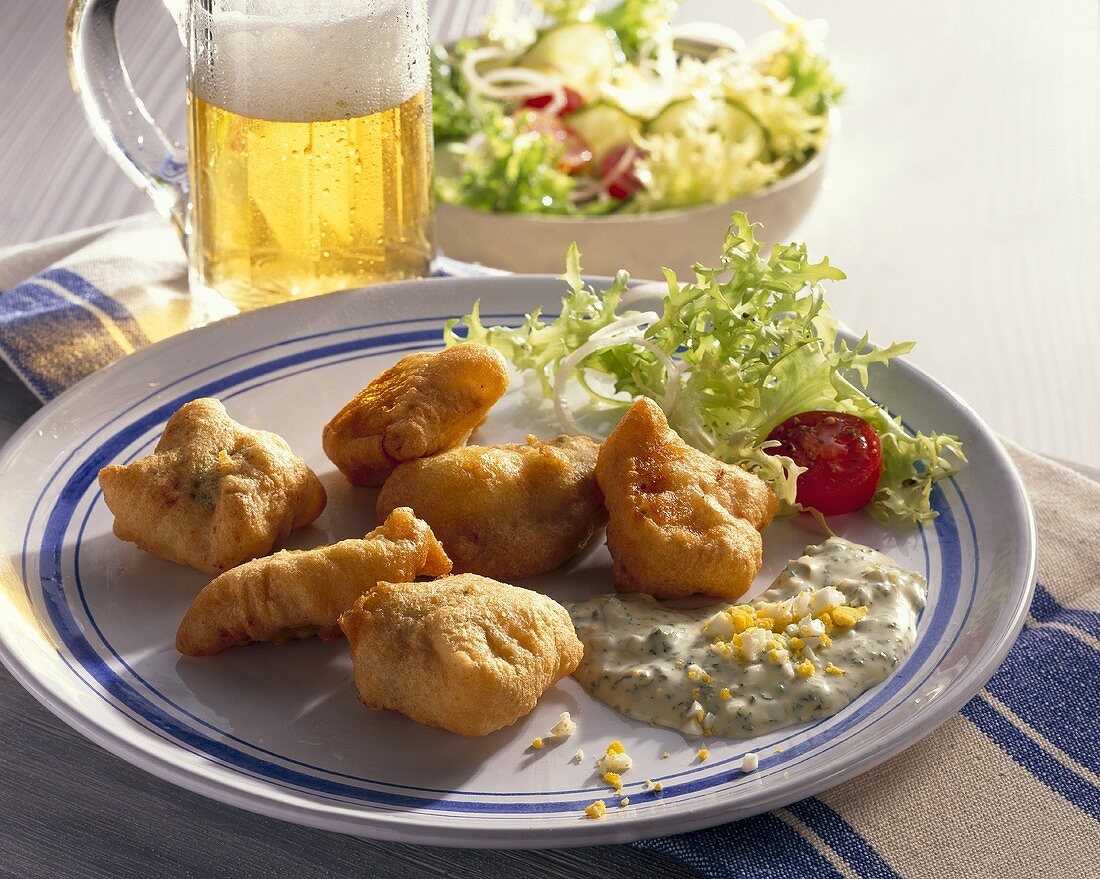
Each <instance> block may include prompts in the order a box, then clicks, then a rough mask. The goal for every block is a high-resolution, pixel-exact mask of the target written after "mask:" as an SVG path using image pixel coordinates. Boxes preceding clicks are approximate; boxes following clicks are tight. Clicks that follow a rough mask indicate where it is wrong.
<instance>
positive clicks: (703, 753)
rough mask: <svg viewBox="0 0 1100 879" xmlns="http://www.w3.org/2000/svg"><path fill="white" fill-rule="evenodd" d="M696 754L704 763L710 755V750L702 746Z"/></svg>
mask: <svg viewBox="0 0 1100 879" xmlns="http://www.w3.org/2000/svg"><path fill="white" fill-rule="evenodd" d="M695 756H696V757H698V758H699V762H700V763H702V762H703V761H704V760H706V759H707V757H709V756H710V751H709V750H708V749H706V748H700V749H699V750H698V751H696V752H695Z"/></svg>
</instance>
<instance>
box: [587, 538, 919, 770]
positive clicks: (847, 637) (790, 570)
mask: <svg viewBox="0 0 1100 879" xmlns="http://www.w3.org/2000/svg"><path fill="white" fill-rule="evenodd" d="M924 601H925V593H924V582H923V579H922V578H921V576H920V575H919V574H917V573H914V572H912V571H907V570H905V569H903V568H902V567H901V566H899V565H897V564H896V563H894V562H893V561H891V560H890V559H889V558H888V557H887V556H884V555H883V554H882V553H879V552H877V551H876V550H873V549H870V548H869V547H865V546H859V545H857V544H854V543H850V542H848V541H845V540H843V539H841V538H830V539H828V540H826V541H824V542H823V543H821V544H818V545H816V546H811V547H807V549H806V550H805V552H804V554H803V556H802V557H801V558H798V559H792V560H791V561H790V562H789V563H788V565H787V567H786V569H785V570H784V571H783V572H782V573H781V574H780V575H779V577H778V578H777V579H776V581H775V583H774V585H773V586H772V587H771V588H770V589H769V590H768V591H767V592H765V593H764V594H763V595H762V596H760V597H759V598H757V599H755V600H754V601H752V602H751V603H748V602H747V603H744V604H728V605H719V607H718V608H717V609H716V608H714V607H710V608H693V609H687V610H683V609H673V608H668V607H664V606H662V605H660V604H659V603H657V602H656V601H654V600H653V599H652V598H650V597H648V596H644V595H616V596H599V597H595V598H590V599H586V600H584V601H580V602H574V603H572V604H571V605H570V608H569V610H570V614H571V615H572V618H573V622H574V626H575V628H576V630H577V631H578V632H579V633H581V636H580V637H581V641H582V642H583V643H584V657H583V659H582V661H581V665H580V666H579V667H578V669H577V671H576V672H574V677H575V678H576V679H577V680H578V681H580V682H581V684H582V685H583V686H584V687H585V688H586V689H587V690H588V692H590V693H591V694H592V695H594V696H595V697H596V698H598V699H601V700H602V701H604V702H606V703H607V704H609V705H611V706H612V707H613V708H616V709H618V710H620V711H622V712H624V713H625V714H627V715H629V716H631V717H634V718H637V719H639V720H641V721H643V722H647V723H649V724H654V723H657V724H659V725H662V726H666V727H670V728H672V729H676V730H679V731H681V732H682V733H683V734H684V735H690V736H708V737H709V736H711V735H717V736H728V737H733V738H751V737H755V736H758V735H760V734H762V733H765V732H768V731H770V730H772V729H776V728H779V727H782V726H786V725H789V724H792V723H804V722H809V721H815V720H819V719H821V718H824V717H828V716H830V715H832V714H835V713H836V712H837V711H839V710H840V709H841V708H843V707H844V706H845V705H847V704H849V703H850V702H851V700H852V699H854V698H855V697H856V696H857V695H859V694H860V693H862V692H864V691H865V690H866V689H867V688H868V687H871V686H874V685H875V684H876V683H878V682H879V681H881V680H883V678H885V677H886V676H887V675H889V674H890V673H891V672H892V671H893V670H895V669H896V668H897V667H898V664H899V663H900V662H901V660H903V659H904V657H905V656H906V655H907V654H908V652H909V651H910V650H911V649H912V647H913V644H914V642H915V631H916V625H915V623H916V616H917V614H918V613H919V611H920V608H921V607H923V605H924ZM592 625H595V626H596V628H597V631H596V632H593V633H590V634H586V632H587V630H586V626H592ZM607 771H614V772H618V771H620V770H619V769H618V768H615V767H614V766H609V767H607Z"/></svg>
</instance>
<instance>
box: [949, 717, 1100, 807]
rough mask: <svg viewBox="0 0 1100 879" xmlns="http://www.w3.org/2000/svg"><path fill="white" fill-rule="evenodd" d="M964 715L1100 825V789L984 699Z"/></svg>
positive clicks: (1032, 772) (1037, 776)
mask: <svg viewBox="0 0 1100 879" xmlns="http://www.w3.org/2000/svg"><path fill="white" fill-rule="evenodd" d="M962 715H963V717H965V718H966V719H967V720H969V721H970V722H971V723H972V724H974V726H976V727H977V728H978V729H979V730H981V732H982V733H984V734H985V735H986V736H987V737H988V738H989V739H990V740H991V741H993V742H994V744H996V745H998V746H999V747H1000V748H1001V750H1003V751H1004V752H1005V753H1006V754H1008V756H1009V757H1011V758H1012V759H1013V760H1015V761H1016V762H1017V763H1019V764H1020V765H1021V766H1022V767H1023V768H1024V769H1026V770H1027V771H1028V772H1030V773H1031V774H1032V775H1034V776H1035V777H1036V778H1037V779H1039V781H1041V782H1042V783H1043V784H1045V785H1046V786H1047V787H1049V788H1050V789H1051V790H1053V791H1055V792H1056V793H1059V794H1061V795H1062V796H1063V797H1065V799H1066V800H1067V801H1068V802H1069V803H1070V804H1071V805H1074V806H1076V807H1077V808H1078V809H1080V810H1081V811H1082V812H1085V813H1087V814H1089V815H1091V816H1092V817H1093V818H1095V819H1097V820H1098V821H1100V789H1097V788H1096V786H1095V785H1092V784H1089V783H1088V782H1087V781H1085V780H1084V779H1083V778H1081V776H1079V775H1077V774H1076V773H1074V772H1072V771H1070V770H1069V769H1067V768H1066V767H1065V766H1064V765H1063V764H1062V763H1060V762H1059V761H1058V760H1057V759H1055V757H1053V756H1052V755H1051V754H1048V753H1047V752H1046V751H1044V750H1043V749H1042V748H1041V747H1039V746H1038V745H1037V744H1035V742H1033V741H1032V740H1031V739H1029V738H1028V737H1027V736H1026V735H1024V734H1023V732H1021V731H1020V730H1019V729H1018V728H1017V727H1016V726H1015V725H1013V724H1012V723H1011V722H1010V721H1008V720H1007V719H1005V718H1004V717H1003V716H1002V715H1001V714H1000V712H998V711H997V710H996V709H994V708H993V706H992V705H990V704H989V702H987V701H986V700H985V699H984V698H983V697H982V696H975V697H974V698H973V699H971V700H970V701H969V702H967V703H966V705H964V706H963V709H962Z"/></svg>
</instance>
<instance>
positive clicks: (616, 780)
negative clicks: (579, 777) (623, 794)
mask: <svg viewBox="0 0 1100 879" xmlns="http://www.w3.org/2000/svg"><path fill="white" fill-rule="evenodd" d="M603 780H604V782H606V783H607V784H609V785H611V786H612V787H613V788H615V790H617V791H621V790H622V789H623V779H622V776H621V775H619V774H618V773H617V772H605V773H604V774H603Z"/></svg>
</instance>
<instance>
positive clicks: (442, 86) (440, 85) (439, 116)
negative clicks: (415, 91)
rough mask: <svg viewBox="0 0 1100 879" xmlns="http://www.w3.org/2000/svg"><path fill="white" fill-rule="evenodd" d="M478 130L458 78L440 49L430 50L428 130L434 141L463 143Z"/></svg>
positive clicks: (475, 119) (474, 116)
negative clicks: (458, 141) (430, 120)
mask: <svg viewBox="0 0 1100 879" xmlns="http://www.w3.org/2000/svg"><path fill="white" fill-rule="evenodd" d="M480 127H481V123H480V121H479V119H478V116H477V114H475V113H474V111H473V109H472V108H471V103H470V96H469V95H468V94H467V91H466V89H465V88H464V85H463V82H462V77H461V76H460V75H459V73H458V71H457V70H456V69H455V68H454V66H453V65H452V63H451V58H450V55H449V54H448V52H447V50H446V49H445V48H444V47H443V46H434V47H433V48H432V129H433V133H434V136H435V139H436V140H437V141H447V140H464V139H465V138H467V137H470V136H471V135H472V134H474V133H475V132H476V131H477V130H478V129H479V128H480Z"/></svg>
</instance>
